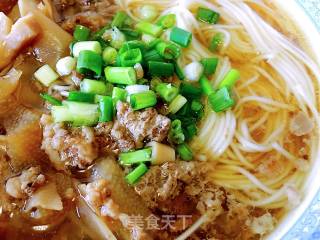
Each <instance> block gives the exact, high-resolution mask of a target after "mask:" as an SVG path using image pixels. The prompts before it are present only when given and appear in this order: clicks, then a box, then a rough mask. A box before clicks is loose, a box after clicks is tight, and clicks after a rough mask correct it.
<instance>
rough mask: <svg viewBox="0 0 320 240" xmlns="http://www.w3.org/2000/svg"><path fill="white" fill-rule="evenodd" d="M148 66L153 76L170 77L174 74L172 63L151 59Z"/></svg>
mask: <svg viewBox="0 0 320 240" xmlns="http://www.w3.org/2000/svg"><path fill="white" fill-rule="evenodd" d="M148 66H149V73H150V74H151V75H152V76H162V77H170V76H172V75H173V74H174V66H173V64H172V63H165V62H155V61H149V62H148Z"/></svg>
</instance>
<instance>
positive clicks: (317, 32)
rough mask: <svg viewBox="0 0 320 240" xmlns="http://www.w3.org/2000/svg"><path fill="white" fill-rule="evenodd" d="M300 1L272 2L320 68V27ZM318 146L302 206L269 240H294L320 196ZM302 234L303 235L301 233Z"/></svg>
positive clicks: (292, 211)
mask: <svg viewBox="0 0 320 240" xmlns="http://www.w3.org/2000/svg"><path fill="white" fill-rule="evenodd" d="M299 1H301V0H295V1H290V4H288V2H287V1H283V0H272V2H273V3H274V5H275V6H276V7H277V8H278V9H279V10H280V11H283V12H284V13H286V15H287V16H288V17H289V18H290V20H292V21H293V23H294V25H295V26H296V27H297V30H298V32H299V34H300V33H301V34H302V36H303V39H299V40H301V41H302V42H303V43H304V45H305V47H306V49H304V50H305V51H306V52H307V53H308V54H309V55H311V57H312V58H313V59H314V60H315V62H316V64H317V65H318V66H320V44H319V42H320V25H319V26H317V25H316V23H315V22H313V21H312V17H311V16H310V15H309V14H310V13H308V9H306V8H305V7H304V6H303V5H302V3H301V2H299ZM319 68H320V67H319ZM318 145H319V148H318V150H317V153H316V154H315V156H317V157H316V159H314V160H313V163H312V169H311V171H310V173H309V174H308V176H307V179H306V181H305V183H304V187H303V194H304V196H303V198H302V202H301V204H300V205H299V206H298V207H297V208H295V209H293V210H291V211H290V212H288V213H287V215H286V216H285V217H284V218H283V219H282V220H281V221H280V222H279V224H278V226H277V227H276V229H275V230H274V231H273V232H272V233H271V234H270V235H269V236H268V237H267V239H268V240H279V239H282V240H284V239H288V240H289V239H290V240H292V236H289V235H290V233H291V232H292V231H294V229H295V228H297V227H298V226H299V225H301V220H302V217H303V215H304V214H306V213H307V210H308V208H310V207H311V206H312V203H314V202H315V201H317V196H320V174H318V173H319V172H320V144H319V138H318ZM319 200H320V198H319ZM319 200H318V201H319ZM301 234H303V233H302V232H301ZM302 236H303V235H302Z"/></svg>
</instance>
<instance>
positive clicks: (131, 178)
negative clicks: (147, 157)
mask: <svg viewBox="0 0 320 240" xmlns="http://www.w3.org/2000/svg"><path fill="white" fill-rule="evenodd" d="M146 172H148V167H147V166H146V165H145V164H144V163H140V165H139V166H138V167H136V168H135V169H134V170H133V171H132V172H130V173H129V174H128V175H127V176H126V181H127V182H128V183H129V184H130V185H133V184H135V183H136V182H138V181H139V179H140V178H141V177H142V176H143V175H144V174H146Z"/></svg>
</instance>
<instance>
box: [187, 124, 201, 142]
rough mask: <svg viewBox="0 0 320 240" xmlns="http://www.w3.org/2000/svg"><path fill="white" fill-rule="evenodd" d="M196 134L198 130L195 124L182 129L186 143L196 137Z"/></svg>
mask: <svg viewBox="0 0 320 240" xmlns="http://www.w3.org/2000/svg"><path fill="white" fill-rule="evenodd" d="M197 133H198V128H197V126H196V124H195V123H192V124H190V125H188V126H187V127H186V128H185V129H184V135H185V138H186V141H190V140H191V139H192V138H193V137H194V136H195V135H197Z"/></svg>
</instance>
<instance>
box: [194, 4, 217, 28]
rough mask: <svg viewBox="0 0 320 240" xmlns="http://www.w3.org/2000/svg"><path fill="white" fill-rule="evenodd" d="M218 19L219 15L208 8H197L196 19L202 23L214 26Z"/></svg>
mask: <svg viewBox="0 0 320 240" xmlns="http://www.w3.org/2000/svg"><path fill="white" fill-rule="evenodd" d="M219 18H220V14H219V13H217V12H215V11H212V10H211V9H208V8H203V7H199V8H198V13H197V19H198V20H199V21H202V22H206V23H210V24H216V23H217V22H218V20H219Z"/></svg>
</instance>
